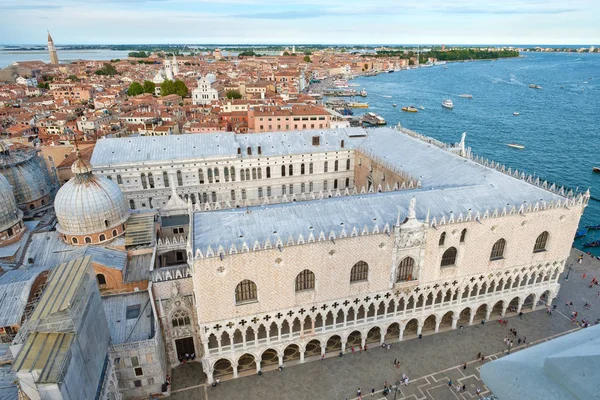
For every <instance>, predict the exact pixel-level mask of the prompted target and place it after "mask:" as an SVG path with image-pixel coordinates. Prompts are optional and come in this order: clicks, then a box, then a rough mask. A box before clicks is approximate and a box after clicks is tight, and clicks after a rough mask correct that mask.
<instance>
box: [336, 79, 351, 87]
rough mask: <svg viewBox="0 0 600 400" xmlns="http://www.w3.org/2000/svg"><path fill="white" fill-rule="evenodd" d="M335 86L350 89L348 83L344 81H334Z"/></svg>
mask: <svg viewBox="0 0 600 400" xmlns="http://www.w3.org/2000/svg"><path fill="white" fill-rule="evenodd" d="M333 84H334V85H335V86H337V87H348V81H346V80H344V79H338V80H335V81H333Z"/></svg>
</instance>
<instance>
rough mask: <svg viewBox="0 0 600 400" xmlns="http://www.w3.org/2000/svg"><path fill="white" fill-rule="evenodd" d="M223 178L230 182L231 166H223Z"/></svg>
mask: <svg viewBox="0 0 600 400" xmlns="http://www.w3.org/2000/svg"><path fill="white" fill-rule="evenodd" d="M223 179H225V182H229V168H227V167H225V168H223Z"/></svg>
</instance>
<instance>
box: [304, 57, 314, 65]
mask: <svg viewBox="0 0 600 400" xmlns="http://www.w3.org/2000/svg"><path fill="white" fill-rule="evenodd" d="M304 62H307V63H309V62H312V61H311V60H310V56H304Z"/></svg>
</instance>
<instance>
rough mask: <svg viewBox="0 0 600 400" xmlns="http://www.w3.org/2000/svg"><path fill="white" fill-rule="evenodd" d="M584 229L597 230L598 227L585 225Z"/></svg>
mask: <svg viewBox="0 0 600 400" xmlns="http://www.w3.org/2000/svg"><path fill="white" fill-rule="evenodd" d="M585 229H591V230H598V229H600V225H586V226H585Z"/></svg>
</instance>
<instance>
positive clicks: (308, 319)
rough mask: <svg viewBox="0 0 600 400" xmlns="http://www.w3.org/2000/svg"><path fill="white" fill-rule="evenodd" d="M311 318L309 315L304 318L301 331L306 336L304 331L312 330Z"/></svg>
mask: <svg viewBox="0 0 600 400" xmlns="http://www.w3.org/2000/svg"><path fill="white" fill-rule="evenodd" d="M312 321H313V320H312V317H311V316H310V315H307V316H306V317H304V326H303V328H302V329H304V333H305V334H306V331H311V330H312Z"/></svg>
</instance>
